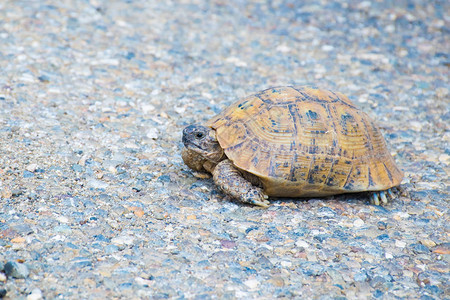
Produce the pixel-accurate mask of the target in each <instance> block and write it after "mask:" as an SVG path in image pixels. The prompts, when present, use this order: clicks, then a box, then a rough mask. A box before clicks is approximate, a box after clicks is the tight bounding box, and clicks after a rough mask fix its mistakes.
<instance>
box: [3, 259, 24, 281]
mask: <svg viewBox="0 0 450 300" xmlns="http://www.w3.org/2000/svg"><path fill="white" fill-rule="evenodd" d="M4 270H5V274H6V275H7V276H11V277H13V278H17V279H21V278H27V277H28V275H29V274H30V271H28V268H27V266H26V265H25V264H21V263H18V262H15V261H12V262H11V261H9V262H7V263H6V264H5V267H4Z"/></svg>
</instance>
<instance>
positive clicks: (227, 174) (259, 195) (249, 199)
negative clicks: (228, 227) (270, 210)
mask: <svg viewBox="0 0 450 300" xmlns="http://www.w3.org/2000/svg"><path fill="white" fill-rule="evenodd" d="M212 174H213V178H214V182H215V183H216V185H217V186H218V187H219V188H220V189H221V190H222V191H223V192H224V193H226V194H228V195H230V196H231V197H233V198H235V199H237V200H239V201H240V202H243V203H248V204H253V205H258V206H261V207H268V206H269V204H270V202H269V201H268V200H267V199H268V196H267V195H265V194H264V193H263V191H262V189H261V188H259V187H256V186H254V185H252V184H251V183H250V182H249V181H247V180H246V179H245V178H244V177H242V174H241V172H239V170H238V169H236V167H234V165H233V163H232V162H231V161H230V160H229V159H225V160H223V161H221V162H219V163H218V164H217V166H216V167H215V168H214V170H213V172H212Z"/></svg>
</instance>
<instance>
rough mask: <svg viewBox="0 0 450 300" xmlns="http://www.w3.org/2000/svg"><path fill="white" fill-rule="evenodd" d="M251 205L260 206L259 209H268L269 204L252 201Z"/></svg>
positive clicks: (266, 201)
mask: <svg viewBox="0 0 450 300" xmlns="http://www.w3.org/2000/svg"><path fill="white" fill-rule="evenodd" d="M252 204H254V205H257V206H260V207H264V208H268V207H269V206H270V202H269V201H268V200H263V201H258V200H253V201H252Z"/></svg>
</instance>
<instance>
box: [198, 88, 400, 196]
mask: <svg viewBox="0 0 450 300" xmlns="http://www.w3.org/2000/svg"><path fill="white" fill-rule="evenodd" d="M207 126H209V127H211V128H213V129H215V131H216V136H217V140H218V142H219V144H220V145H221V147H222V148H223V150H224V151H225V154H226V155H227V157H228V158H229V159H230V160H231V161H232V162H233V163H234V165H235V166H236V167H238V168H239V169H241V170H243V171H246V172H249V173H252V174H254V175H256V176H258V177H259V178H260V180H261V182H262V184H263V186H264V191H265V193H266V194H267V195H269V196H275V197H310V196H326V195H332V194H340V193H348V192H361V191H380V190H386V189H389V188H391V187H394V186H397V185H399V184H400V182H401V180H402V178H403V174H402V172H401V171H400V170H399V168H398V167H397V166H396V164H395V162H394V159H393V157H392V156H391V154H390V153H389V151H388V149H387V146H386V142H385V140H384V138H383V136H382V134H381V132H380V130H379V129H378V128H377V127H376V126H375V124H374V123H373V122H372V121H371V120H370V118H369V117H368V115H367V114H365V113H364V112H362V111H361V110H359V109H358V108H357V107H356V106H355V105H354V104H353V103H352V102H351V101H350V100H349V99H348V98H347V97H346V96H345V95H343V94H341V93H334V92H331V91H327V90H319V89H317V88H313V87H276V88H271V89H267V90H264V91H262V92H260V93H257V94H255V95H252V96H249V97H247V98H244V99H242V100H240V101H238V102H236V103H234V104H233V105H231V106H230V107H228V108H227V109H226V110H224V111H223V112H222V113H221V114H219V115H218V116H216V117H214V118H213V119H211V120H210V121H208V123H207Z"/></svg>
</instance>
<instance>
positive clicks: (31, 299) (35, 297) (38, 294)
mask: <svg viewBox="0 0 450 300" xmlns="http://www.w3.org/2000/svg"><path fill="white" fill-rule="evenodd" d="M40 299H43V297H42V291H41V290H40V289H38V288H35V289H33V290H32V291H31V294H29V295H28V296H27V300H40Z"/></svg>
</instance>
